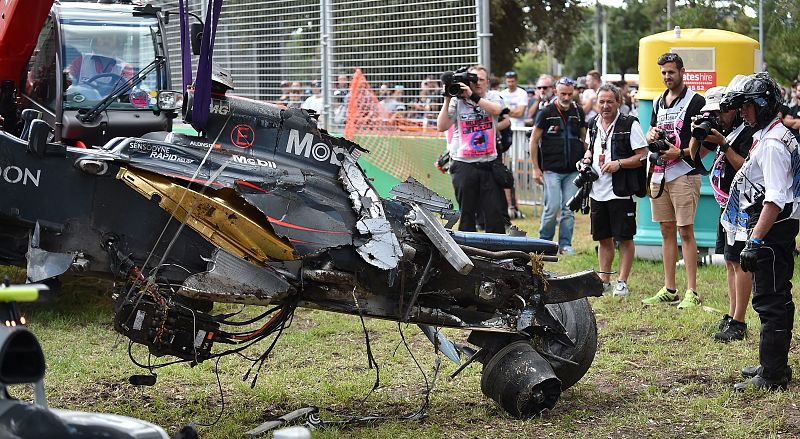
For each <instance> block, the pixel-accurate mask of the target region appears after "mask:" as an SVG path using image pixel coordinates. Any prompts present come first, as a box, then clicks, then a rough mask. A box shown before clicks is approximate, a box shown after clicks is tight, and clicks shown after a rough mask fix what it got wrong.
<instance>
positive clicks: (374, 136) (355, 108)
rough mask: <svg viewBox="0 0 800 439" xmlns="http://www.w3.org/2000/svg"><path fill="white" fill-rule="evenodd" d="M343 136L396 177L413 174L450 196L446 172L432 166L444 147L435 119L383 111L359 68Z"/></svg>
mask: <svg viewBox="0 0 800 439" xmlns="http://www.w3.org/2000/svg"><path fill="white" fill-rule="evenodd" d="M344 137H345V138H347V139H349V140H352V141H354V142H356V143H358V144H360V145H361V146H363V147H364V148H366V149H368V150H369V154H367V155H366V156H365V157H364V159H365V160H366V161H367V162H369V163H370V164H371V165H373V166H375V167H377V168H380V169H381V170H383V171H384V172H386V173H387V174H389V175H391V176H392V177H394V178H396V179H397V180H399V181H403V180H405V179H406V178H407V177H408V176H412V177H414V178H415V179H417V180H419V181H421V182H422V183H423V184H425V185H426V186H428V187H429V188H430V189H432V190H434V191H436V192H438V193H440V194H441V195H443V196H446V197H448V198H451V199H452V198H453V197H452V196H453V188H452V184H451V183H450V177H449V175H447V174H443V173H441V172H439V171H438V170H437V169H436V168H435V167H434V162H435V161H436V159H437V158H438V157H439V155H440V154H441V153H443V152H444V151H445V149H446V143H445V140H444V133H440V132H438V131H437V130H436V121H435V120H433V121H428V120H427V119H423V120H414V119H409V118H407V117H406V116H405V114H403V113H402V112H394V113H393V112H390V111H387V110H385V109H384V107H383V106H382V105H381V102H380V101H379V100H378V97H377V95H376V94H375V92H374V91H373V89H372V87H370V85H369V81H367V78H366V77H365V76H364V74H363V73H362V72H361V69H356V72H355V74H354V75H353V79H352V81H351V83H350V95H349V100H348V105H347V118H346V122H345V127H344Z"/></svg>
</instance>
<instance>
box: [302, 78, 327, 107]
mask: <svg viewBox="0 0 800 439" xmlns="http://www.w3.org/2000/svg"><path fill="white" fill-rule="evenodd" d="M300 108H302V109H303V110H314V112H316V113H317V114H322V94H321V89H320V86H319V80H314V81H311V96H309V97H307V98H306V100H305V101H303V105H302V106H301V107H300Z"/></svg>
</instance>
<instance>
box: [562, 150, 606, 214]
mask: <svg viewBox="0 0 800 439" xmlns="http://www.w3.org/2000/svg"><path fill="white" fill-rule="evenodd" d="M598 178H600V176H599V175H597V172H594V169H593V168H592V165H590V164H586V163H584V164H583V165H581V168H580V169H579V170H578V176H577V177H575V179H574V180H572V184H574V185H575V186H578V187H579V188H580V189H578V192H576V193H575V195H573V196H572V198H570V199H569V200H567V207H569V210H571V211H573V212H577V211H580V212H581V213H583V214H584V215H585V214H587V213H589V195H590V194H591V193H592V183H594V182H595V181H597V179H598Z"/></svg>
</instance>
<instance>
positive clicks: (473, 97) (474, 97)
mask: <svg viewBox="0 0 800 439" xmlns="http://www.w3.org/2000/svg"><path fill="white" fill-rule="evenodd" d="M469 100H470V101H472V102H475V103H476V104H477V103H478V101H480V100H481V97H480V96H479V95H478V93H472V95H471V96H470V97H469Z"/></svg>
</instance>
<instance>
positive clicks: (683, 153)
mask: <svg viewBox="0 0 800 439" xmlns="http://www.w3.org/2000/svg"><path fill="white" fill-rule="evenodd" d="M684 157H686V152H685V151H684V150H683V148H681V149H680V152H679V153H678V158H681V159H682V158H684Z"/></svg>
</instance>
